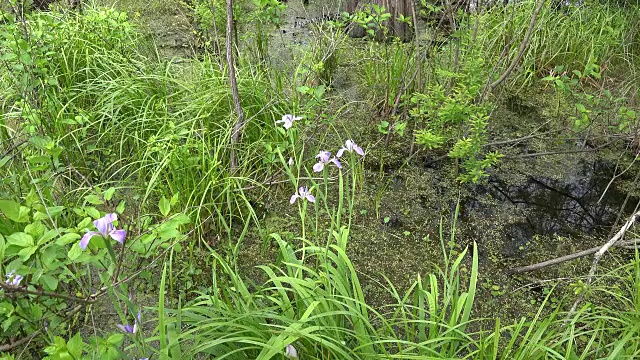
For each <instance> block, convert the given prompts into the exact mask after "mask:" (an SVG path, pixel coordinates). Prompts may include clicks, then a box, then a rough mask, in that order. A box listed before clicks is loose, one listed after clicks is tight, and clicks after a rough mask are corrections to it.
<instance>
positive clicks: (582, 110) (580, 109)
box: [576, 103, 587, 112]
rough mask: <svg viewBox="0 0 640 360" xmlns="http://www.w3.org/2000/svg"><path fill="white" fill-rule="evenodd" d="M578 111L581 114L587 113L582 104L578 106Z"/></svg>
mask: <svg viewBox="0 0 640 360" xmlns="http://www.w3.org/2000/svg"><path fill="white" fill-rule="evenodd" d="M576 109H578V111H580V112H587V108H586V107H585V106H584V105H582V104H580V103H578V104H576Z"/></svg>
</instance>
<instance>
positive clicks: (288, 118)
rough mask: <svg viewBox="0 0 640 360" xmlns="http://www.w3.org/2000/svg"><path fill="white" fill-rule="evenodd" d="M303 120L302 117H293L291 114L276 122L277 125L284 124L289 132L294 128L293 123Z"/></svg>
mask: <svg viewBox="0 0 640 360" xmlns="http://www.w3.org/2000/svg"><path fill="white" fill-rule="evenodd" d="M300 119H302V118H301V117H297V116H293V115H291V114H286V115H282V120H278V121H276V124H279V123H283V125H282V126H284V128H285V129H287V130H289V129H290V128H291V127H292V126H293V122H294V121H296V120H300Z"/></svg>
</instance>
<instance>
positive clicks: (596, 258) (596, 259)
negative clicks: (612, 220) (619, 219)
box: [565, 211, 640, 324]
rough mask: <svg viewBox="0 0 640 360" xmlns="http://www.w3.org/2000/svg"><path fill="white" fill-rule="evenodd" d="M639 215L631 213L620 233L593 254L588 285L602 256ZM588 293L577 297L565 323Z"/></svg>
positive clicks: (639, 212)
mask: <svg viewBox="0 0 640 360" xmlns="http://www.w3.org/2000/svg"><path fill="white" fill-rule="evenodd" d="M638 216H640V211H638V212H636V213H635V214H633V215H631V217H630V218H629V220H627V222H626V223H625V224H624V225H623V226H622V228H620V231H618V233H616V235H615V236H614V237H612V238H611V240H609V241H607V243H606V244H604V245H602V247H601V248H600V249H599V250H598V251H597V252H596V254H595V255H594V256H593V263H591V269H589V275H588V276H587V286H590V285H591V282H592V281H593V277H594V276H595V275H596V269H597V268H598V262H600V259H601V258H602V256H603V255H604V253H606V252H607V251H608V250H609V249H610V248H611V247H612V246H614V245H616V243H617V242H618V241H619V240H620V239H622V237H623V236H624V234H625V233H626V232H627V230H629V229H630V228H631V226H632V225H633V224H634V223H635V222H636V220H637V219H638ZM586 293H587V292H586V291H584V292H582V293H581V294H580V296H579V297H578V299H576V302H574V303H573V306H572V307H571V310H569V313H568V314H567V318H566V319H565V324H566V323H567V322H568V321H569V318H571V316H572V315H573V314H574V313H575V312H576V309H577V308H578V305H579V304H580V302H582V300H583V299H584V297H585V294H586Z"/></svg>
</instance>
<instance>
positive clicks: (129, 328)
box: [116, 310, 142, 334]
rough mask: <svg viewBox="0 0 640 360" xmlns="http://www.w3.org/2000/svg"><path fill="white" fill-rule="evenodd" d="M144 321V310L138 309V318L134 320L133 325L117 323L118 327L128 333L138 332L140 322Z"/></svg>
mask: <svg viewBox="0 0 640 360" xmlns="http://www.w3.org/2000/svg"><path fill="white" fill-rule="evenodd" d="M141 323H142V310H138V315H137V316H136V319H135V320H134V321H133V325H129V324H125V325H122V324H117V325H116V327H117V328H118V329H120V330H122V331H124V332H126V333H128V334H135V333H137V332H138V324H141Z"/></svg>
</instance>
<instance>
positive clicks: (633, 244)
mask: <svg viewBox="0 0 640 360" xmlns="http://www.w3.org/2000/svg"><path fill="white" fill-rule="evenodd" d="M638 245H640V239H633V240H626V241H621V242H619V243H617V244H614V246H615V247H621V248H625V249H631V250H633V249H636V248H637V247H638ZM601 248H602V246H596V247H592V248H591V249H587V250H582V251H579V252H576V253H573V254H569V255H565V256H561V257H558V258H555V259H551V260H547V261H543V262H539V263H537V264H532V265H527V266H522V267H519V268H514V269H509V270H507V273H508V274H520V273H524V272H530V271H536V270H540V269H544V268H546V267H548V266H552V265H557V264H561V263H563V262H567V261H570V260H573V259H578V258H581V257H584V256H587V255H591V254H595V253H596V252H597V251H598V250H600V249H601Z"/></svg>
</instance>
